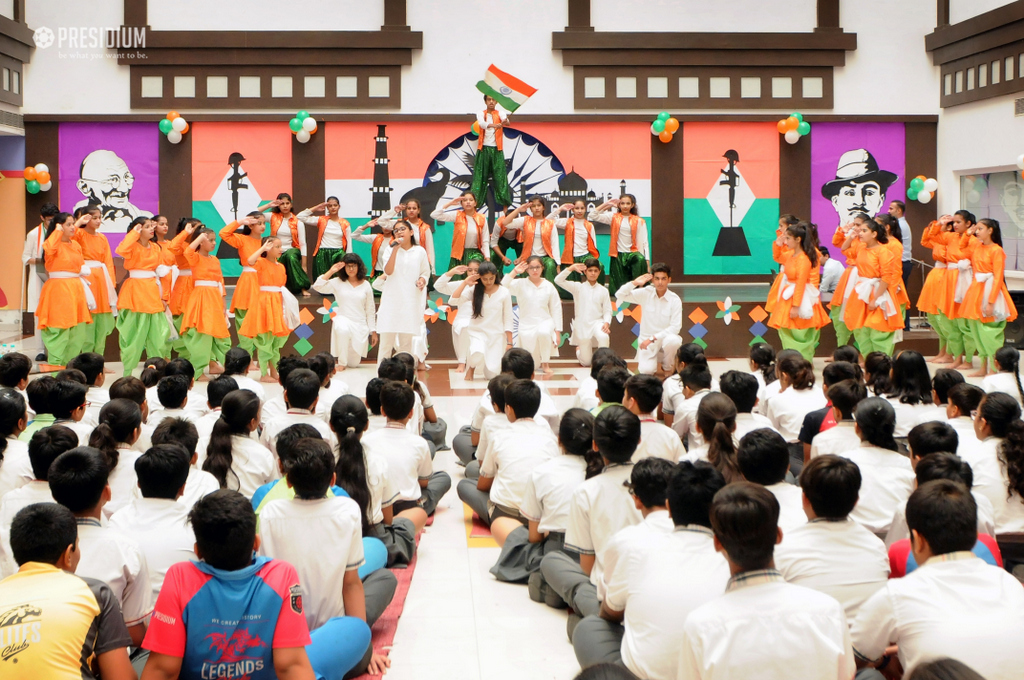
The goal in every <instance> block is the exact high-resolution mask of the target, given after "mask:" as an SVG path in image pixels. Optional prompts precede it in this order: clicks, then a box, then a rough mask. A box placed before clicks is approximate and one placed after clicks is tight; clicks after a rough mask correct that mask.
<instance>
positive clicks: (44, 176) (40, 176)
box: [36, 172, 50, 184]
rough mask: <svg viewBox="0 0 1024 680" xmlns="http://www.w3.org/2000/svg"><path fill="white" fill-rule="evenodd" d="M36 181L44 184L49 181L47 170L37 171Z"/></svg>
mask: <svg viewBox="0 0 1024 680" xmlns="http://www.w3.org/2000/svg"><path fill="white" fill-rule="evenodd" d="M36 181H37V182H39V183H40V184H46V183H47V182H49V181H50V173H48V172H37V173H36Z"/></svg>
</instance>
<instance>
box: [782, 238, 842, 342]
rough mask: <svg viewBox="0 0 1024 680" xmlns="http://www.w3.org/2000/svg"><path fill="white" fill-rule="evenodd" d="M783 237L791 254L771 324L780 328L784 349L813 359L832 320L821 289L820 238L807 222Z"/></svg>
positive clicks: (783, 246) (783, 243)
mask: <svg viewBox="0 0 1024 680" xmlns="http://www.w3.org/2000/svg"><path fill="white" fill-rule="evenodd" d="M812 228H813V227H812ZM780 240H781V241H782V242H781V243H778V247H779V248H782V249H784V250H785V251H788V252H789V253H790V254H789V257H788V258H786V260H785V262H784V263H783V268H782V272H781V277H782V278H781V282H780V284H779V287H778V293H777V297H776V299H775V303H774V304H773V305H772V314H771V316H770V317H769V319H768V325H769V326H771V327H772V328H775V329H778V331H779V339H780V340H781V341H782V347H783V349H795V350H796V351H798V352H800V354H802V355H803V357H804V358H805V359H807V360H808V361H811V360H812V359H813V358H814V350H815V349H817V347H818V341H819V339H820V338H821V329H822V328H823V327H824V326H827V325H828V323H829V318H828V314H826V313H825V308H824V307H822V306H821V293H820V292H819V290H818V284H819V283H820V282H821V272H820V271H819V269H818V256H819V254H818V247H817V238H815V237H814V235H813V234H811V233H809V229H808V226H807V225H806V224H805V223H798V224H795V225H793V226H791V227H787V228H786V231H785V232H784V233H783V235H782V236H781V238H780ZM775 249H776V248H775V247H773V250H775Z"/></svg>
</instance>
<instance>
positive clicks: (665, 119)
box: [651, 111, 679, 144]
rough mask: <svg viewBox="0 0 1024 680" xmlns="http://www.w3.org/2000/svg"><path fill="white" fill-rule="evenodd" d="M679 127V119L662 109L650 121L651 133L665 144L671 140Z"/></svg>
mask: <svg viewBox="0 0 1024 680" xmlns="http://www.w3.org/2000/svg"><path fill="white" fill-rule="evenodd" d="M678 129H679V121H678V120H676V119H675V118H673V117H672V114H670V113H669V112H668V111H662V112H661V113H659V114H658V117H657V118H655V119H654V122H653V123H651V134H652V135H654V136H655V137H657V138H658V139H660V140H661V141H662V142H664V143H665V144H668V143H669V142H671V141H672V136H673V135H674V134H675V133H676V131H677V130H678Z"/></svg>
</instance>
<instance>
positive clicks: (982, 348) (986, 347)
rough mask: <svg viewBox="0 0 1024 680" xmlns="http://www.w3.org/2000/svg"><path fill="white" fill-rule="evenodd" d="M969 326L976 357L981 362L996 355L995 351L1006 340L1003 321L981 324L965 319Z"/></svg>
mask: <svg viewBox="0 0 1024 680" xmlns="http://www.w3.org/2000/svg"><path fill="white" fill-rule="evenodd" d="M965 321H968V322H969V323H970V326H971V339H972V340H973V341H974V345H975V347H977V348H978V356H980V357H981V359H982V361H988V360H989V359H991V358H992V357H994V356H995V355H996V350H998V349H999V348H1000V347H1002V346H1003V345H1004V344H1005V342H1006V338H1005V336H1004V334H1003V331H1004V330H1005V329H1006V322H1005V321H993V322H992V323H982V322H981V321H978V320H976V319H965Z"/></svg>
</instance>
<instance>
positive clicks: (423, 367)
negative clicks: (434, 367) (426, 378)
mask: <svg viewBox="0 0 1024 680" xmlns="http://www.w3.org/2000/svg"><path fill="white" fill-rule="evenodd" d="M416 370H417V371H429V370H430V364H428V363H427V362H425V361H421V362H420V363H419V364H417V366H416Z"/></svg>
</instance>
